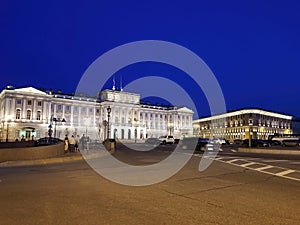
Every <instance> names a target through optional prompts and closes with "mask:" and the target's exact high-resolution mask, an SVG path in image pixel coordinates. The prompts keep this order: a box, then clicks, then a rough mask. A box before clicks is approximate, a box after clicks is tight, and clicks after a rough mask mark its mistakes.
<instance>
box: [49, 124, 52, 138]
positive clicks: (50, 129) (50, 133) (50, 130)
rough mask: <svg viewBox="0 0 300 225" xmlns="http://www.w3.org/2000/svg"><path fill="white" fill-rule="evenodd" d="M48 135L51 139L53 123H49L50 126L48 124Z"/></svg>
mask: <svg viewBox="0 0 300 225" xmlns="http://www.w3.org/2000/svg"><path fill="white" fill-rule="evenodd" d="M48 128H49V129H48V136H49V139H51V137H52V132H53V131H52V125H51V124H49V126H48Z"/></svg>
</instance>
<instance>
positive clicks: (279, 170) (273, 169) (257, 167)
mask: <svg viewBox="0 0 300 225" xmlns="http://www.w3.org/2000/svg"><path fill="white" fill-rule="evenodd" d="M194 156H196V157H205V158H209V157H210V156H202V155H200V154H194ZM213 159H214V160H215V161H218V162H222V163H226V164H230V165H234V166H239V167H242V168H246V169H249V170H253V171H256V172H260V173H265V174H269V175H273V176H276V177H281V178H285V179H290V180H294V181H300V171H299V170H296V169H290V168H284V167H281V166H277V165H270V163H276V162H284V161H289V160H280V159H278V160H270V159H260V160H258V159H257V158H255V159H254V158H253V159H252V158H242V157H233V156H217V157H215V158H213ZM268 163H269V164H268ZM289 163H290V164H296V165H298V164H300V162H299V161H298V162H296V161H290V162H289Z"/></svg>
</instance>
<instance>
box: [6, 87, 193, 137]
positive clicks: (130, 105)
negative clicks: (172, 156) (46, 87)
mask: <svg viewBox="0 0 300 225" xmlns="http://www.w3.org/2000/svg"><path fill="white" fill-rule="evenodd" d="M107 108H110V109H111V112H110V113H109V117H108V110H107ZM192 118H193V111H192V110H191V109H188V108H186V107H178V108H177V107H162V106H154V105H145V104H141V103H140V95H139V94H135V93H129V92H124V91H116V90H104V91H102V92H100V94H99V96H98V97H95V98H91V97H84V96H74V95H68V94H62V93H52V92H50V91H47V92H45V91H41V90H38V89H36V88H33V87H25V88H14V87H11V86H8V87H6V88H5V89H3V90H2V91H1V93H0V139H1V141H5V140H6V139H7V140H8V141H14V140H16V139H21V138H22V137H24V138H25V139H27V140H28V139H32V138H34V139H38V138H42V137H48V136H49V133H51V136H52V137H57V138H61V139H62V138H64V136H65V135H66V134H67V135H79V136H82V135H83V134H84V135H86V136H88V137H89V138H90V139H92V140H104V139H106V138H107V135H108V133H109V138H118V139H122V140H137V141H139V140H143V139H146V138H149V137H159V136H161V135H167V134H169V135H173V136H174V137H175V138H180V137H182V136H191V135H192V133H193V128H192ZM108 120H109V126H108ZM108 128H110V129H109V130H108ZM49 131H50V132H49ZM108 131H110V132H108Z"/></svg>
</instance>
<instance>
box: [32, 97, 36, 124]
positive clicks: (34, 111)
mask: <svg viewBox="0 0 300 225" xmlns="http://www.w3.org/2000/svg"><path fill="white" fill-rule="evenodd" d="M32 120H36V99H33V110H32Z"/></svg>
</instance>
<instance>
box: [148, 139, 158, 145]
mask: <svg viewBox="0 0 300 225" xmlns="http://www.w3.org/2000/svg"><path fill="white" fill-rule="evenodd" d="M145 143H146V144H149V145H160V144H161V141H160V140H159V139H158V138H148V139H147V140H146V141H145Z"/></svg>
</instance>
